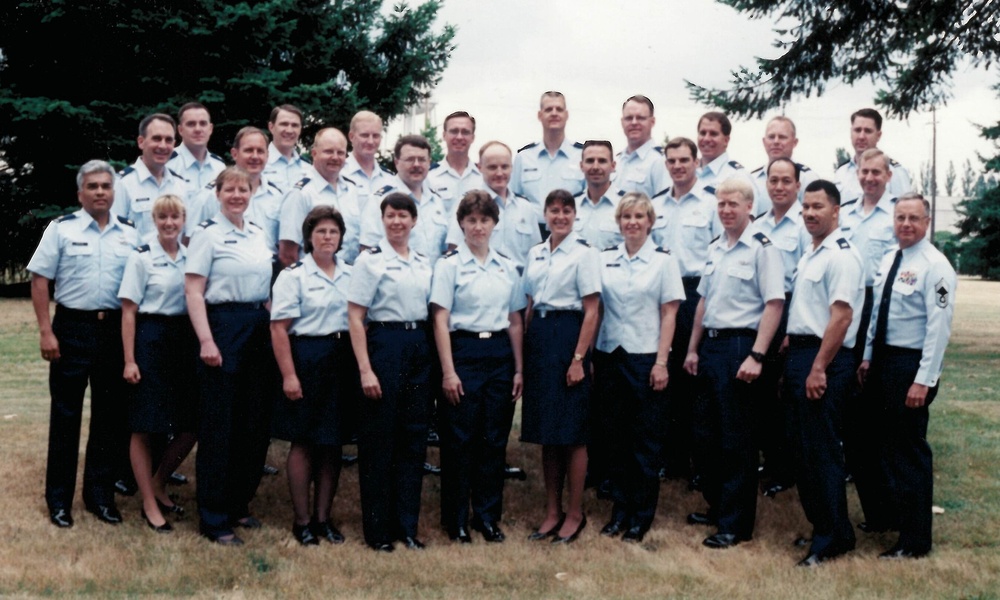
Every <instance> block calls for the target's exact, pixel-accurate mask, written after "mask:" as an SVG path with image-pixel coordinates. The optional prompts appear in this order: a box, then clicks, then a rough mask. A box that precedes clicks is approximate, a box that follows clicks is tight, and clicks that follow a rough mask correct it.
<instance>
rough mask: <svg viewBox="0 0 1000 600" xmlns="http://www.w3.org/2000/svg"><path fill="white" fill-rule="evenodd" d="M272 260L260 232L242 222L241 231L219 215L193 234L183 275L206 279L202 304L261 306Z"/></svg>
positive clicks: (268, 280)
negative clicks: (245, 303) (232, 303)
mask: <svg viewBox="0 0 1000 600" xmlns="http://www.w3.org/2000/svg"><path fill="white" fill-rule="evenodd" d="M273 260H274V251H273V250H272V249H271V248H270V246H268V245H267V236H266V235H265V234H264V230H263V229H261V228H260V227H258V226H257V225H254V224H253V223H252V222H250V221H248V220H247V219H246V218H244V219H243V230H242V231H241V230H239V229H237V228H236V226H235V225H233V224H232V222H230V220H229V219H227V218H226V217H224V216H223V215H222V214H221V213H220V214H217V215H215V216H214V217H213V218H211V219H209V220H207V221H204V222H202V223H201V225H198V228H197V229H196V230H195V232H194V235H193V236H192V237H191V243H190V245H189V246H188V254H187V268H186V270H185V273H189V274H192V275H201V276H203V277H205V278H207V281H206V283H205V303H206V304H221V303H223V302H264V301H266V300H267V298H268V295H269V294H270V291H271V263H272V262H273Z"/></svg>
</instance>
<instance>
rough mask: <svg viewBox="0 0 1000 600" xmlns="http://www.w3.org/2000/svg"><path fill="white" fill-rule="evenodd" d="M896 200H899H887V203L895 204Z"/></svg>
mask: <svg viewBox="0 0 1000 600" xmlns="http://www.w3.org/2000/svg"><path fill="white" fill-rule="evenodd" d="M897 200H899V198H893V199H892V200H889V203H890V204H895V203H896V201H897Z"/></svg>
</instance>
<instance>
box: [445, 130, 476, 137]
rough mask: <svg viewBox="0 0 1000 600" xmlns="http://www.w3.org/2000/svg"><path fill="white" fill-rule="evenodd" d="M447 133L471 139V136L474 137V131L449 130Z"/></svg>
mask: <svg viewBox="0 0 1000 600" xmlns="http://www.w3.org/2000/svg"><path fill="white" fill-rule="evenodd" d="M445 133H447V134H448V135H464V136H465V137H469V136H470V135H472V130H471V129H449V130H448V131H446V132H445Z"/></svg>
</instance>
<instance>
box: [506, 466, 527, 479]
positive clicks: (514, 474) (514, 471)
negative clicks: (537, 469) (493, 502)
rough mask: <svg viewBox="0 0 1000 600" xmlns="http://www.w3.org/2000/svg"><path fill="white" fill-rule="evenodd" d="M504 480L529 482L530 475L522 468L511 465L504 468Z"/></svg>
mask: <svg viewBox="0 0 1000 600" xmlns="http://www.w3.org/2000/svg"><path fill="white" fill-rule="evenodd" d="M503 478H504V479H517V480H518V481H527V479H528V474H527V473H525V472H524V469H522V468H521V467H512V466H511V465H505V466H504V468H503Z"/></svg>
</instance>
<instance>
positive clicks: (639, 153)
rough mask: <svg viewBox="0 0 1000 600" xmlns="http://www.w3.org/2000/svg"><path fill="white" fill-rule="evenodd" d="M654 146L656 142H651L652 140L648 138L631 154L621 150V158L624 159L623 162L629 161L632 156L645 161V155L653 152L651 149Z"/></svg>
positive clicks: (626, 150)
mask: <svg viewBox="0 0 1000 600" xmlns="http://www.w3.org/2000/svg"><path fill="white" fill-rule="evenodd" d="M655 145H656V142H654V141H653V138H649V139H648V140H646V142H645V143H644V144H643V145H641V146H639V147H638V148H636V149H635V152H631V153H630V152H629V151H628V149H627V148H626V149H625V150H623V151H622V158H623V159H625V160H631V159H632V157H633V156H636V157H638V158H639V159H640V160H645V159H646V155H647V154H649V153H650V152H652V151H653V148H654V147H655Z"/></svg>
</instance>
